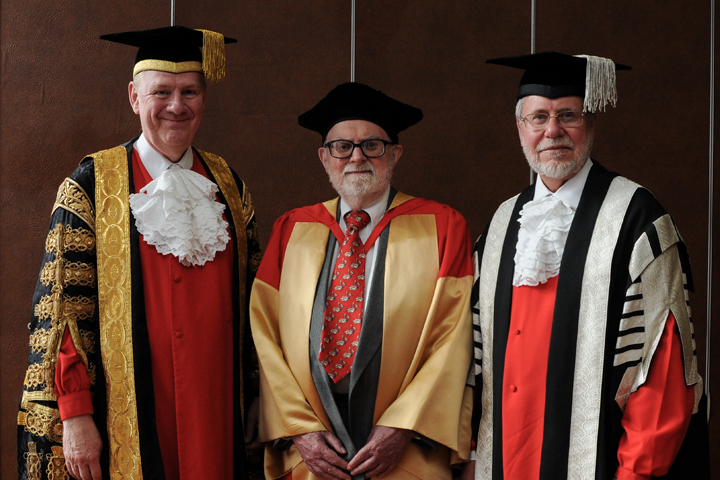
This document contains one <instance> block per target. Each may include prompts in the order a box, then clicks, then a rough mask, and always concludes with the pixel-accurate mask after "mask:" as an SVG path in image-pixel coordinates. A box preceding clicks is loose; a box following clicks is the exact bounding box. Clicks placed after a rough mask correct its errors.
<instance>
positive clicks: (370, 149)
mask: <svg viewBox="0 0 720 480" xmlns="http://www.w3.org/2000/svg"><path fill="white" fill-rule="evenodd" d="M386 145H395V144H394V143H393V142H388V141H386V140H380V139H379V138H370V139H368V140H363V141H362V142H360V143H353V142H351V141H350V140H333V141H332V142H328V143H326V144H325V145H323V146H324V147H327V148H328V150H330V155H332V156H333V157H335V158H350V157H352V154H353V152H354V151H355V147H360V149H361V150H362V152H363V154H364V155H365V156H366V157H368V158H376V157H382V156H383V155H385V146H386Z"/></svg>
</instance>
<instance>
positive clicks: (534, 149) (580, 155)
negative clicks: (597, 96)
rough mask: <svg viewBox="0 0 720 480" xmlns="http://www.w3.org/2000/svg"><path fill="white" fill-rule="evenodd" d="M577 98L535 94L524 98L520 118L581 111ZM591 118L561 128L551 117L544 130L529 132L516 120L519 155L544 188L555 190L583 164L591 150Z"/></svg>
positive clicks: (592, 124) (592, 127)
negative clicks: (575, 124)
mask: <svg viewBox="0 0 720 480" xmlns="http://www.w3.org/2000/svg"><path fill="white" fill-rule="evenodd" d="M582 109H583V99H582V98H580V97H561V98H555V99H550V98H546V97H541V96H538V95H531V96H528V97H525V101H524V104H523V107H522V113H521V115H522V116H523V117H525V116H527V115H529V114H531V113H545V114H548V115H551V116H555V115H557V114H558V113H560V112H563V111H568V110H573V111H582ZM594 120H595V119H594V117H593V116H592V114H589V115H586V116H585V119H584V121H583V123H582V125H580V126H577V127H564V128H563V127H561V126H560V125H559V124H558V122H557V119H556V118H551V119H550V121H549V123H548V124H547V126H546V127H545V129H544V130H540V131H537V130H533V129H532V127H530V126H528V125H526V122H524V121H522V120H517V128H518V133H519V135H520V143H521V144H522V147H523V152H524V153H525V157H526V158H527V161H528V163H529V164H530V167H532V169H533V170H535V171H536V172H537V173H538V175H539V176H540V178H541V179H542V181H543V183H544V184H545V186H547V187H548V189H550V190H551V191H553V192H554V191H556V190H557V189H558V188H560V187H561V186H562V184H563V183H565V182H566V181H567V180H569V179H571V178H572V177H574V176H575V174H577V173H578V172H579V171H580V169H582V167H583V166H584V165H585V162H586V161H587V159H588V157H589V156H590V151H591V150H592V143H593V135H594Z"/></svg>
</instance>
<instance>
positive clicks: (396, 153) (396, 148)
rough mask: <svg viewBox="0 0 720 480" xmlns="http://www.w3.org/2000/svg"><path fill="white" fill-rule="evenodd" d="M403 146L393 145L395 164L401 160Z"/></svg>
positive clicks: (392, 152) (392, 153)
mask: <svg viewBox="0 0 720 480" xmlns="http://www.w3.org/2000/svg"><path fill="white" fill-rule="evenodd" d="M402 152H403V147H402V145H393V146H392V151H391V155H392V156H393V159H394V160H393V164H394V165H397V163H398V162H399V161H400V156H401V155H402Z"/></svg>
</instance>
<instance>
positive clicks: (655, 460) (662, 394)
mask: <svg viewBox="0 0 720 480" xmlns="http://www.w3.org/2000/svg"><path fill="white" fill-rule="evenodd" d="M694 402H695V389H694V387H693V386H692V385H691V386H687V385H686V384H685V372H684V368H683V355H682V346H681V344H680V334H679V333H678V331H677V328H675V317H674V316H673V314H672V313H670V314H669V315H668V318H667V321H666V325H665V330H664V331H663V334H662V337H661V338H660V343H659V344H658V348H657V351H656V352H655V355H654V356H653V359H652V365H651V366H650V373H649V374H648V379H647V381H646V382H645V384H644V385H642V386H641V387H640V388H638V390H637V391H636V392H635V393H633V394H632V395H630V398H629V399H628V403H627V406H626V407H625V413H624V414H623V418H622V426H623V428H624V429H625V433H624V434H623V437H622V439H621V440H620V446H619V447H618V460H619V461H620V466H619V467H618V469H617V472H616V473H615V476H616V477H617V478H618V479H619V480H646V479H649V478H651V477H659V476H662V475H665V474H666V473H667V471H668V470H669V469H670V467H671V466H672V464H673V462H674V461H675V456H676V455H677V453H678V451H679V450H680V445H681V444H682V441H683V439H684V438H685V433H686V432H687V429H688V425H689V424H690V417H691V416H692V411H693V406H694Z"/></svg>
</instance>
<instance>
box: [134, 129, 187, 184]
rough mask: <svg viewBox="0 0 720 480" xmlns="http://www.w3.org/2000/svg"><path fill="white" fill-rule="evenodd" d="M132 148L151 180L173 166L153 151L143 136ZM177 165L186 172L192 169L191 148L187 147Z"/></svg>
mask: <svg viewBox="0 0 720 480" xmlns="http://www.w3.org/2000/svg"><path fill="white" fill-rule="evenodd" d="M134 148H135V150H137V152H138V155H140V161H141V162H142V163H143V165H144V166H145V170H147V172H148V173H149V174H150V177H151V178H152V179H153V180H155V179H156V178H157V177H159V176H160V175H162V173H163V172H164V171H165V170H167V169H168V168H169V167H170V165H172V164H173V162H171V161H170V160H168V159H167V158H165V156H164V155H163V154H162V153H160V152H158V151H157V150H155V149H154V148H153V147H152V146H151V145H150V143H148V141H147V139H146V138H145V134H142V135H140V138H138V139H137V141H136V142H135V145H134ZM177 164H178V165H180V166H181V167H182V168H184V169H186V170H190V169H191V168H192V164H193V153H192V147H188V149H187V150H186V151H185V153H184V154H183V156H182V158H181V159H180V161H179V162H177Z"/></svg>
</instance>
